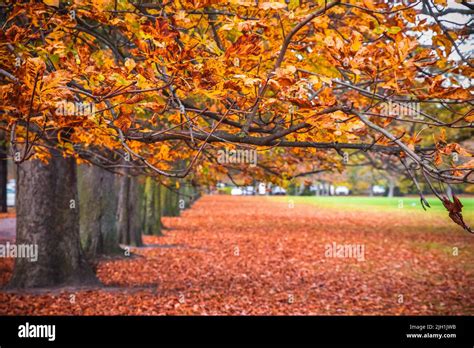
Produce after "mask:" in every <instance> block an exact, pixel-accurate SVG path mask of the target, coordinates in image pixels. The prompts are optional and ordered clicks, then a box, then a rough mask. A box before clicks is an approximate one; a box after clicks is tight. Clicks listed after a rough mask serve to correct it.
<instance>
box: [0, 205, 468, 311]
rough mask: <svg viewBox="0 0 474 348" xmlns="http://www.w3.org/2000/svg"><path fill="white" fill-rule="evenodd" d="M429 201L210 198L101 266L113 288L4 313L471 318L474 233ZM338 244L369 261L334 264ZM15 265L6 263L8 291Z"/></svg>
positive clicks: (36, 300) (12, 301) (39, 296)
mask: <svg viewBox="0 0 474 348" xmlns="http://www.w3.org/2000/svg"><path fill="white" fill-rule="evenodd" d="M430 201H431V202H432V203H433V208H432V209H431V211H428V212H424V211H423V210H422V209H421V207H420V204H419V200H418V199H416V198H406V197H404V198H394V199H388V198H382V197H379V198H369V197H366V198H363V197H287V196H281V197H252V196H242V197H232V196H204V197H203V198H201V199H200V200H198V201H197V202H196V203H195V204H194V205H193V207H192V208H191V209H189V210H186V211H185V212H183V214H182V215H181V217H177V218H164V223H165V225H166V226H167V227H168V228H169V230H166V231H165V236H164V237H155V236H145V237H144V241H145V243H146V246H145V247H142V248H132V249H131V250H132V253H133V255H132V257H128V258H127V257H120V258H108V259H102V260H101V261H100V262H98V263H97V264H96V269H97V274H98V277H99V279H100V280H101V282H102V283H103V287H98V288H85V289H72V288H66V289H55V290H37V291H34V292H11V291H6V290H0V315H1V314H12V315H13V314H20V315H24V314H32V315H162V314H167V315H257V314H268V315H293V314H295V315H298V314H305V315H306V314H313V315H354V314H357V315H372V314H375V315H381V314H387V315H408V314H413V315H436V314H439V315H443V314H451V315H473V314H474V243H473V241H474V235H472V234H469V233H467V232H465V231H463V230H462V229H461V228H460V227H458V226H457V225H455V224H454V223H453V222H452V221H451V220H450V219H449V218H448V216H447V213H446V211H444V208H443V207H442V206H441V205H440V204H436V203H435V201H434V200H430ZM464 203H465V208H464V209H465V211H466V214H465V215H466V220H467V222H468V223H470V224H471V225H472V224H474V199H472V198H470V199H464ZM10 222H11V221H10ZM10 222H9V223H10ZM10 227H11V226H10ZM7 237H8V236H7ZM333 243H336V244H337V245H346V244H354V245H359V246H361V245H363V246H364V251H365V254H364V261H358V260H357V259H355V258H351V257H345V258H337V257H328V256H327V255H326V250H327V249H326V247H327V246H328V245H333ZM12 268H13V261H12V260H11V259H0V285H2V284H6V282H7V281H8V279H9V277H10V275H11V271H12Z"/></svg>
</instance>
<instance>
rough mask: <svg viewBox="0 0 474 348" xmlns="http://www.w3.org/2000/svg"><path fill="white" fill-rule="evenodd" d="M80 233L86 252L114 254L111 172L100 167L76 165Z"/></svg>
mask: <svg viewBox="0 0 474 348" xmlns="http://www.w3.org/2000/svg"><path fill="white" fill-rule="evenodd" d="M78 172H79V175H78V188H79V204H80V212H81V213H80V234H81V241H82V246H83V248H84V251H85V253H86V255H87V256H88V257H90V258H95V257H97V256H100V255H110V254H118V253H120V252H121V248H120V246H119V244H118V233H117V221H116V212H117V195H116V190H115V175H114V174H113V173H110V172H108V171H106V170H104V169H102V168H99V167H94V166H85V165H84V166H80V167H79V168H78Z"/></svg>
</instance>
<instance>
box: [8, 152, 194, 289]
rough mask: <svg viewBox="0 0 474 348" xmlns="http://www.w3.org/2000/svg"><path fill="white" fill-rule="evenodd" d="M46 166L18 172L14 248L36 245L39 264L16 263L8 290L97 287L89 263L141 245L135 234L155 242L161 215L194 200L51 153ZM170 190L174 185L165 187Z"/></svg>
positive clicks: (189, 191) (189, 194)
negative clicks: (150, 236)
mask: <svg viewBox="0 0 474 348" xmlns="http://www.w3.org/2000/svg"><path fill="white" fill-rule="evenodd" d="M51 155H52V158H51V160H50V161H49V162H48V163H44V162H41V161H39V160H30V161H26V162H23V163H21V164H19V165H18V166H17V185H16V187H17V207H16V210H17V241H16V243H17V244H35V245H38V259H37V261H36V262H30V261H29V260H27V259H24V258H17V259H16V262H15V268H14V271H13V276H12V278H11V281H10V283H9V286H10V287H12V288H36V287H55V286H87V285H90V284H95V283H98V281H97V278H96V277H95V274H94V272H93V270H92V268H91V266H90V264H89V262H88V261H90V260H92V259H94V258H97V257H100V256H103V255H110V254H121V253H123V249H122V248H121V247H120V244H122V245H130V246H141V245H143V241H142V234H147V235H161V234H162V230H163V225H162V222H161V217H162V216H178V215H179V213H180V211H181V210H183V209H185V208H187V207H189V206H190V204H191V203H192V202H193V201H194V200H195V199H196V198H197V194H196V192H197V191H196V190H195V189H193V188H190V187H189V186H185V187H186V189H182V188H179V189H175V188H170V187H166V186H164V185H161V184H159V183H158V182H157V181H156V180H154V179H152V178H140V177H134V176H130V175H129V173H128V171H127V170H125V171H124V173H123V175H116V174H113V173H111V172H108V171H106V170H104V169H102V168H99V167H93V166H85V165H84V166H79V168H78V167H77V166H76V163H75V160H74V159H72V158H65V157H63V156H62V154H61V153H59V152H57V151H55V150H52V151H51ZM171 186H173V187H174V184H173V185H171Z"/></svg>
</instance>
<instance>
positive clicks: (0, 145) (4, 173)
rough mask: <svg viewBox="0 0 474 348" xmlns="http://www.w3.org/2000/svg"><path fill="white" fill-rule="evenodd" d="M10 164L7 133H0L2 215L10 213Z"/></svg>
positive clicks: (0, 198) (0, 210) (0, 199)
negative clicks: (8, 185) (8, 200)
mask: <svg viewBox="0 0 474 348" xmlns="http://www.w3.org/2000/svg"><path fill="white" fill-rule="evenodd" d="M7 181H8V162H7V144H6V139H5V132H3V131H0V213H6V212H7V211H8V206H7Z"/></svg>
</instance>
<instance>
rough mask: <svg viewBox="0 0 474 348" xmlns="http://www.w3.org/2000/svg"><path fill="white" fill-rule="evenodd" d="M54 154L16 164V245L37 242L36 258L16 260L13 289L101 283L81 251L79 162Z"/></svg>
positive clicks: (53, 152)
mask: <svg viewBox="0 0 474 348" xmlns="http://www.w3.org/2000/svg"><path fill="white" fill-rule="evenodd" d="M51 154H52V158H51V159H50V161H49V163H43V162H41V161H40V160H31V161H26V162H24V163H22V164H20V165H18V170H17V185H16V189H17V201H18V202H17V227H16V234H17V235H16V243H17V244H18V245H19V244H29V245H37V248H38V255H37V256H38V257H37V261H36V262H33V261H30V260H29V259H26V258H17V259H16V262H15V268H14V270H13V276H12V278H11V281H10V283H9V287H12V288H38V287H53V286H74V285H88V284H95V283H98V281H97V278H96V277H95V275H94V272H93V271H92V268H91V267H90V266H89V264H88V263H87V261H86V259H85V257H84V253H83V251H82V249H81V243H80V237H79V206H78V197H77V177H76V163H75V160H74V159H73V158H64V157H63V156H62V155H61V154H60V153H58V152H57V151H55V150H53V151H52V153H51Z"/></svg>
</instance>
